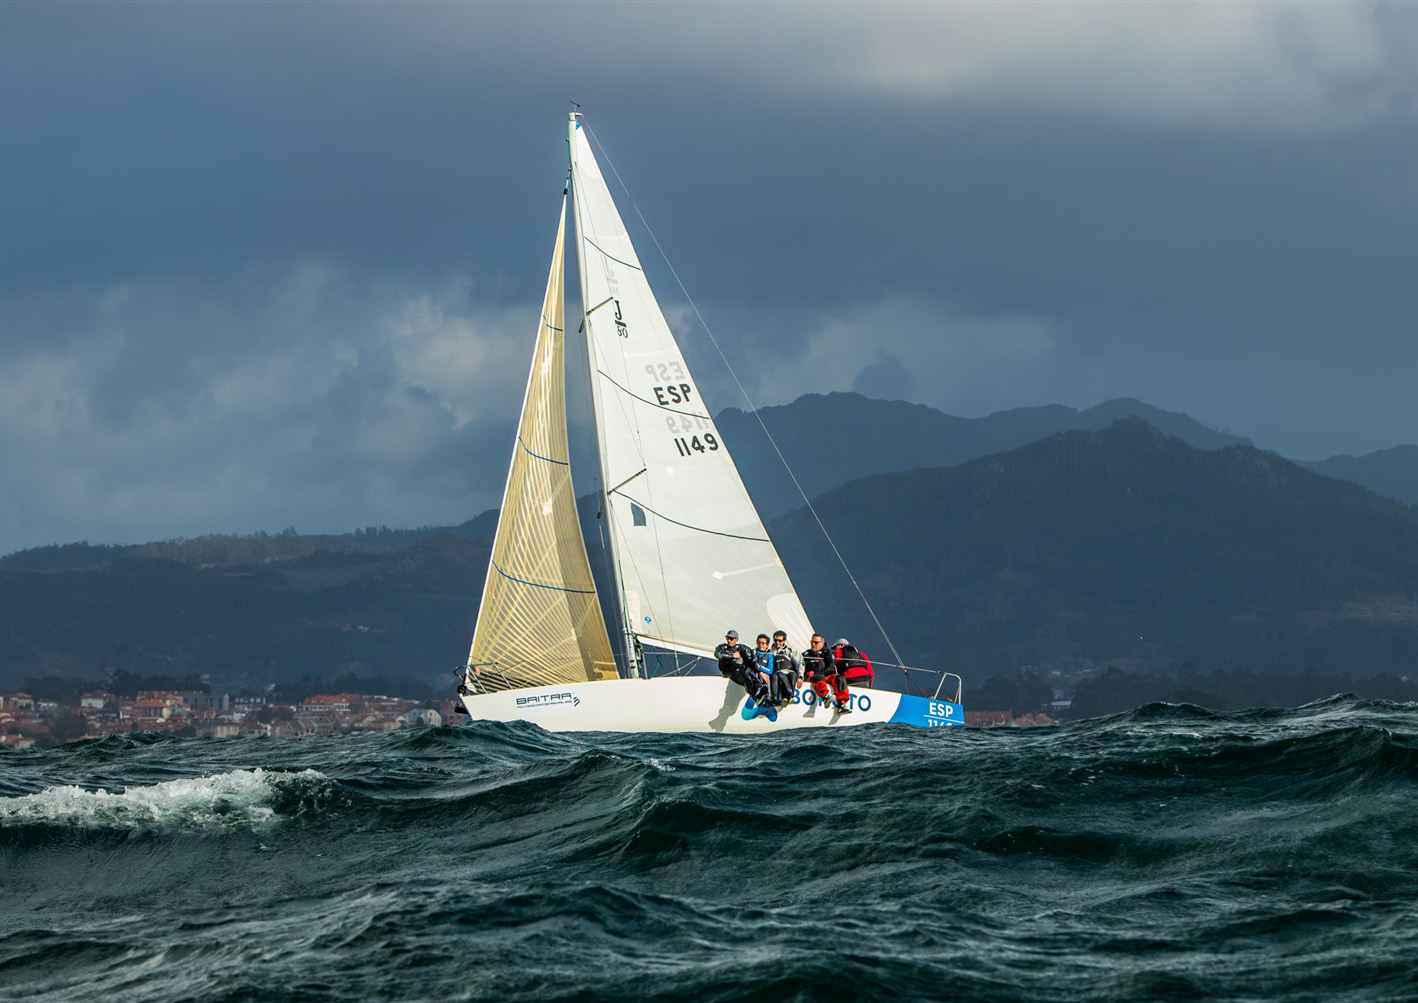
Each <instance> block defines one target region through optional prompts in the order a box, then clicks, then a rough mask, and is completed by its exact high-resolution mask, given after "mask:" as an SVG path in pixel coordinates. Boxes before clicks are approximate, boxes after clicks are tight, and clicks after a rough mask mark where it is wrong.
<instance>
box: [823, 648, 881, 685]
mask: <svg viewBox="0 0 1418 1003" xmlns="http://www.w3.org/2000/svg"><path fill="white" fill-rule="evenodd" d="M832 654H833V657H835V658H836V659H837V671H838V672H840V673H841V674H842V679H843V681H845V682H846V683H847V685H848V686H868V687H869V686H871V685H872V683H874V682H875V681H876V673H875V672H874V671H872V667H871V659H870V658H868V657H867V655H866V652H864V651H858V650H857V648H856V646H855V645H854V644H852V642H851V641H849V640H847V639H846V638H845V637H839V638H838V639H837V640H836V641H833V642H832Z"/></svg>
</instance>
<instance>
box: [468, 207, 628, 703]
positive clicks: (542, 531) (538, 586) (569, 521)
mask: <svg viewBox="0 0 1418 1003" xmlns="http://www.w3.org/2000/svg"><path fill="white" fill-rule="evenodd" d="M565 227H566V202H565V200H564V199H563V200H562V206H561V220H560V222H559V223H558V224H557V232H556V248H555V251H554V252H553V255H552V264H551V274H550V276H549V277H548V279H547V289H546V297H545V299H544V300H543V302H542V319H541V330H540V332H539V333H538V336H537V345H536V350H535V352H534V353H533V355H532V370H531V373H530V374H529V375H528V378H527V392H526V395H525V396H524V398H523V401H522V419H521V423H520V425H519V427H518V432H517V442H516V443H515V444H514V447H513V453H512V465H511V469H510V470H509V472H508V475H507V488H506V491H505V493H504V495H503V499H502V512H501V516H500V517H499V520H498V524H497V535H496V537H495V539H494V541H493V546H492V560H491V562H490V563H489V565H488V572H487V581H486V583H485V584H484V586H483V597H482V605H481V607H480V608H479V609H478V620H477V627H476V629H475V632H474V634H473V645H472V651H471V652H470V654H469V655H468V661H469V664H470V665H472V666H474V667H475V668H476V669H477V670H478V672H479V681H480V683H481V686H482V687H483V688H486V689H503V688H512V687H520V686H535V685H548V684H553V683H570V682H577V681H586V680H594V679H614V678H616V677H617V673H616V668H615V661H614V658H613V656H612V655H611V648H610V640H609V639H608V637H607V636H606V625H605V620H604V619H603V617H602V615H601V609H600V604H599V602H598V600H597V597H596V586H595V584H594V582H593V581H592V578H591V566H590V562H589V561H588V560H587V558H586V544H585V542H584V541H583V539H582V537H581V527H580V524H579V522H578V521H577V517H576V498H575V493H574V491H573V489H572V483H571V466H570V462H569V451H568V448H567V435H566V375H565V365H564V347H563V345H564V339H563V330H562V329H563V326H564V325H563V305H562V301H563V292H564V285H563V284H564V252H565V236H564V230H565Z"/></svg>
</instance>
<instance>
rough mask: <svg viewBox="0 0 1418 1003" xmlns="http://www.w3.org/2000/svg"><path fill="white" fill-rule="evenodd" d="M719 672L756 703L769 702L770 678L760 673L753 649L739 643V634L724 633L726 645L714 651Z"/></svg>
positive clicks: (731, 631) (732, 631) (730, 631)
mask: <svg viewBox="0 0 1418 1003" xmlns="http://www.w3.org/2000/svg"><path fill="white" fill-rule="evenodd" d="M714 657H715V658H716V659H718V661H719V672H720V673H721V674H723V675H724V676H725V677H727V678H729V679H732V680H733V681H734V682H736V683H738V684H739V685H740V686H742V687H743V688H744V691H745V692H747V693H748V695H749V696H751V697H752V698H753V701H754V703H757V704H763V703H766V702H767V701H768V677H767V676H765V675H764V674H763V673H761V672H759V671H758V667H757V661H756V659H755V656H754V653H753V649H752V648H750V647H749V646H748V645H746V644H740V643H739V632H738V631H736V630H728V631H725V632H724V643H723V644H720V645H719V646H718V647H716V648H715V649H714Z"/></svg>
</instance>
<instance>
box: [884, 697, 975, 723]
mask: <svg viewBox="0 0 1418 1003" xmlns="http://www.w3.org/2000/svg"><path fill="white" fill-rule="evenodd" d="M891 723H892V724H914V725H916V726H917V727H918V728H946V727H950V726H952V725H963V724H964V723H965V708H964V707H962V706H961V705H960V704H958V703H950V702H949V701H947V700H927V699H926V698H925V697H913V696H911V695H910V694H909V693H903V694H901V702H900V703H899V704H897V705H896V713H895V714H892V715H891Z"/></svg>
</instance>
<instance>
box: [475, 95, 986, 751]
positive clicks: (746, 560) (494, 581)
mask: <svg viewBox="0 0 1418 1003" xmlns="http://www.w3.org/2000/svg"><path fill="white" fill-rule="evenodd" d="M568 146H569V150H570V159H571V164H570V176H569V181H568V184H567V186H566V190H564V191H563V193H562V203H561V216H560V219H559V220H558V223H557V231H556V242H555V247H554V250H553V253H552V262H551V270H550V274H549V276H548V279H547V285H546V294H545V296H544V298H543V301H542V311H541V319H540V324H539V329H538V333H537V340H536V345H535V348H534V350H533V354H532V365H531V371H530V373H529V375H528V379H527V388H526V392H525V394H524V396H523V402H522V416H521V421H520V422H519V425H518V429H517V436H516V441H515V443H514V444H513V454H512V462H511V466H510V468H509V471H508V476H507V484H506V488H505V491H504V494H503V500H502V509H501V512H500V516H499V521H498V526H497V532H496V535H495V537H494V540H493V547H492V556H491V559H490V560H489V562H488V570H487V578H486V580H485V582H484V586H483V593H482V600H481V603H480V606H479V609H478V615H477V621H476V624H475V627H474V633H473V641H472V647H471V649H470V651H469V655H468V661H467V664H466V666H465V667H464V668H463V669H462V670H461V680H460V683H459V686H458V692H459V695H460V697H461V699H462V702H463V705H464V707H465V708H466V710H467V712H468V714H469V716H470V718H471V719H472V720H492V721H530V722H533V723H535V724H537V725H539V726H541V727H542V728H545V729H547V730H549V731H617V732H721V733H730V734H758V733H764V732H771V731H776V730H778V729H783V728H803V727H847V726H856V725H862V724H869V723H880V722H895V723H901V724H909V725H919V726H923V727H940V726H947V725H959V724H963V723H964V714H963V711H962V709H961V704H960V679H959V677H958V676H955V675H953V674H950V673H941V674H938V677H939V682H938V684H937V686H936V691H935V693H934V695H933V696H931V697H926V696H923V695H916V694H912V693H903V692H896V691H893V690H889V689H876V688H860V689H859V688H853V689H851V691H850V693H851V698H850V701H849V703H848V708H849V709H848V712H846V713H843V712H840V711H839V710H838V709H837V708H836V706H835V705H834V704H833V703H832V702H821V701H818V700H817V698H816V694H814V692H813V690H812V688H811V687H809V686H803V687H801V688H799V689H798V691H797V694H796V695H795V696H794V697H793V698H792V702H791V703H789V704H787V705H785V706H781V707H773V706H759V705H757V704H755V702H754V701H753V700H752V699H751V698H750V697H749V696H748V694H747V693H746V692H745V691H744V689H743V688H742V687H740V686H739V685H737V684H736V683H734V682H732V681H730V680H728V679H725V678H723V677H721V676H719V675H717V674H714V675H688V674H679V671H678V669H676V670H675V671H673V672H670V673H659V672H654V671H651V670H650V669H649V668H648V662H647V657H646V649H647V648H649V649H658V650H659V651H661V652H664V653H667V654H668V655H670V656H672V657H673V659H674V661H675V663H676V664H677V665H678V664H679V663H681V662H686V663H688V664H698V660H699V659H701V658H710V657H711V656H712V652H713V649H714V647H715V645H716V643H717V642H718V641H719V639H721V638H723V637H724V636H725V635H726V633H727V632H728V630H730V629H733V630H736V631H739V632H742V633H744V634H745V635H746V636H748V637H752V636H753V635H754V634H756V633H758V632H759V631H763V632H765V633H771V632H772V631H774V630H782V631H784V632H785V633H786V634H787V637H788V644H789V646H790V647H792V648H793V649H794V650H797V651H800V650H802V649H803V648H805V647H806V646H807V644H808V640H809V638H810V637H811V636H812V634H813V629H812V625H811V622H810V620H809V618H808V615H807V612H806V611H805V610H804V608H803V604H802V602H801V601H800V600H799V598H798V594H797V592H796V590H795V589H794V588H793V584H792V582H791V581H790V580H789V577H788V573H787V570H786V569H785V568H784V566H783V562H782V560H781V559H780V558H779V556H778V553H777V550H776V549H775V548H774V546H773V543H772V541H771V540H770V539H769V537H768V533H767V531H766V530H765V529H764V526H763V521H762V519H760V518H759V515H758V513H757V511H756V510H755V509H754V506H753V503H752V501H751V500H750V498H749V494H748V491H747V490H746V489H745V487H744V484H743V481H742V479H741V478H740V476H739V474H738V471H737V469H736V468H735V466H734V462H733V459H732V458H731V456H730V454H729V447H728V443H726V442H725V441H724V439H723V436H722V435H720V433H719V431H718V429H717V428H716V427H715V425H714V420H713V418H712V417H711V416H710V413H709V410H708V407H707V406H706V404H705V403H704V400H703V398H702V397H701V396H700V393H699V388H698V385H697V384H696V383H695V381H694V378H693V376H692V375H691V374H690V372H689V367H688V366H687V365H686V364H685V360H684V356H683V354H682V353H681V352H680V349H679V345H678V344H677V342H676V341H675V338H674V336H673V334H672V333H671V331H670V327H669V324H668V322H667V321H666V320H665V317H664V314H663V313H662V312H661V310H660V306H659V304H658V302H657V301H656V299H655V294H654V292H653V291H652V290H651V288H650V284H649V282H648V281H647V279H646V277H645V272H644V270H643V269H642V268H641V266H640V259H639V257H638V256H637V255H636V253H635V248H634V246H633V245H632V244H631V240H630V235H629V234H628V232H627V231H626V228H625V224H624V222H623V220H622V219H621V216H620V213H619V212H618V211H617V209H616V206H615V202H614V200H613V199H612V198H611V193H610V189H609V186H608V185H607V183H606V179H605V177H604V176H603V175H602V173H601V169H600V166H599V165H598V163H597V161H596V158H595V156H594V154H593V153H592V148H591V144H590V142H589V140H588V137H587V130H586V129H585V127H584V123H583V121H582V118H581V115H580V113H579V112H573V113H572V114H571V116H570V120H569V125H568ZM568 194H569V195H570V197H571V205H572V210H573V211H572V215H573V216H574V223H575V238H574V239H575V240H576V245H575V246H576V260H577V264H578V270H579V272H580V275H579V278H580V284H581V305H582V308H583V314H582V316H581V318H580V321H579V324H578V325H577V328H578V334H582V335H584V337H585V339H586V346H587V351H586V355H587V359H588V363H589V369H590V373H589V376H590V388H591V394H590V397H591V404H592V416H593V418H594V424H595V429H596V442H597V445H598V450H599V458H600V474H601V484H602V488H603V490H602V497H601V506H602V511H601V516H602V518H603V519H604V520H605V526H606V530H607V535H608V536H609V546H608V549H609V552H610V563H611V575H610V577H611V578H612V579H613V582H614V586H613V587H614V593H615V594H614V596H613V599H614V609H615V610H616V611H617V613H616V616H615V619H616V621H617V622H616V623H615V627H614V631H612V630H611V629H608V628H607V624H606V618H605V616H604V614H603V612H602V606H601V601H600V599H601V597H600V596H599V595H598V590H597V588H596V584H595V580H594V578H593V575H592V572H591V565H590V560H589V558H588V556H587V549H586V543H585V540H584V537H583V535H582V532H581V525H580V521H579V518H578V514H577V508H576V498H575V493H574V490H573V486H572V479H571V463H570V449H569V443H568V435H567V420H566V376H565V368H566V366H565V360H566V353H565V334H566V331H565V323H564V320H565V307H564V303H563V293H564V288H565V277H564V264H565V250H566V246H565V245H566V217H567V197H568ZM613 633H614V636H615V638H616V641H617V644H616V645H614V646H613V645H612V641H611V637H612V634H613ZM617 653H618V654H619V661H617V657H616V656H617ZM948 679H951V680H953V681H954V686H953V690H952V691H951V692H949V693H947V694H946V695H944V696H942V689H944V688H946V686H947V680H948Z"/></svg>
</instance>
